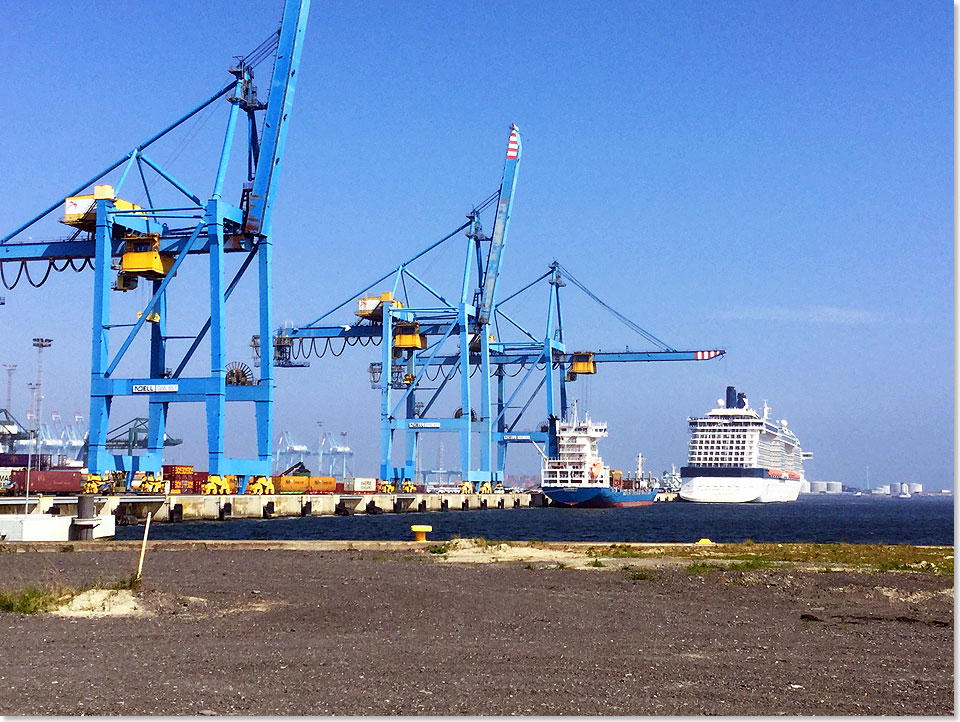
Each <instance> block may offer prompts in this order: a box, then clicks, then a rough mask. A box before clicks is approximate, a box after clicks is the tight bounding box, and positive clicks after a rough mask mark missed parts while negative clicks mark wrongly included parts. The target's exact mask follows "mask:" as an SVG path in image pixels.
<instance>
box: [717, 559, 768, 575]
mask: <svg viewBox="0 0 960 722" xmlns="http://www.w3.org/2000/svg"><path fill="white" fill-rule="evenodd" d="M770 566H773V562H771V561H769V560H767V559H759V558H757V557H753V558H752V559H747V560H745V561H742V562H733V564H727V565H726V566H724V567H723V569H724V571H744V572H745V571H750V570H751V569H766V568H767V567H770Z"/></svg>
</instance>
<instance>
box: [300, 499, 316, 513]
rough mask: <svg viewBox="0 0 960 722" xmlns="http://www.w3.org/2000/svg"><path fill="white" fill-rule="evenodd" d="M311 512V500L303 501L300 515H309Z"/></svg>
mask: <svg viewBox="0 0 960 722" xmlns="http://www.w3.org/2000/svg"><path fill="white" fill-rule="evenodd" d="M311 513H313V502H312V501H305V502H303V505H302V506H301V507H300V516H310V514H311Z"/></svg>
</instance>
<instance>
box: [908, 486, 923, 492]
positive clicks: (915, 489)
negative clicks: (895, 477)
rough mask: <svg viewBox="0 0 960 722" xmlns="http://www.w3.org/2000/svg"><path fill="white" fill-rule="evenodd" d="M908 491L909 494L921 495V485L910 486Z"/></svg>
mask: <svg viewBox="0 0 960 722" xmlns="http://www.w3.org/2000/svg"><path fill="white" fill-rule="evenodd" d="M909 489H910V493H911V494H922V493H923V484H910V487H909Z"/></svg>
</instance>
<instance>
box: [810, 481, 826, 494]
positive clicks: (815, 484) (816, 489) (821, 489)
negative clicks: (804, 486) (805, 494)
mask: <svg viewBox="0 0 960 722" xmlns="http://www.w3.org/2000/svg"><path fill="white" fill-rule="evenodd" d="M826 491H827V482H825V481H811V482H810V493H811V494H825V493H826Z"/></svg>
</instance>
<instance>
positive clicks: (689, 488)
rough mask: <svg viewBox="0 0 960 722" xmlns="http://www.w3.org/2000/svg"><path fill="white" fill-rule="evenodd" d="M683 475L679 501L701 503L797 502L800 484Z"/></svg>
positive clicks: (693, 472)
mask: <svg viewBox="0 0 960 722" xmlns="http://www.w3.org/2000/svg"><path fill="white" fill-rule="evenodd" d="M745 471H748V470H745ZM757 471H760V472H762V471H763V470H762V469H758V470H757ZM684 472H686V473H683V474H682V476H681V478H682V482H681V484H680V493H679V496H680V498H681V499H683V500H684V501H695V502H704V503H719V504H723V503H726V504H744V503H747V502H773V501H796V500H797V497H798V496H799V495H800V486H801V483H802V482H801V480H800V479H777V478H771V477H766V476H736V475H730V476H719V475H718V476H714V475H709V476H707V475H704V476H700V475H697V474H696V472H695V471H693V470H690V469H689V468H685V469H684ZM688 474H689V475H688Z"/></svg>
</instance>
